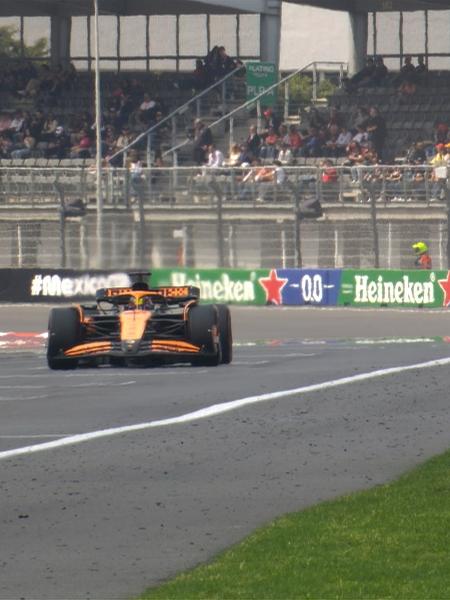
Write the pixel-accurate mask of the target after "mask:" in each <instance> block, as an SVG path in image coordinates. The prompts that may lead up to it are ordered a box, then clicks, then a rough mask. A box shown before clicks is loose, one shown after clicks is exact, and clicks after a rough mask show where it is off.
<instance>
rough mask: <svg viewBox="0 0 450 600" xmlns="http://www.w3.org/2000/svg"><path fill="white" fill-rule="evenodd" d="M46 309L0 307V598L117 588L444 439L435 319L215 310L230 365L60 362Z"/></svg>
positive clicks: (444, 336) (440, 331)
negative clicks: (48, 350)
mask: <svg viewBox="0 0 450 600" xmlns="http://www.w3.org/2000/svg"><path fill="white" fill-rule="evenodd" d="M47 314H48V307H37V308H36V307H11V306H10V307H6V306H1V307H0V332H2V333H0V357H1V362H0V599H1V600H4V599H12V598H14V599H16V598H17V599H18V598H27V599H31V598H33V599H41V598H42V599H43V598H45V599H58V600H61V599H82V598H83V599H85V598H97V599H115V598H130V597H132V596H133V595H135V594H138V593H140V592H141V591H143V589H144V588H145V587H147V586H149V585H154V584H156V583H158V582H160V581H162V580H164V579H166V578H168V577H170V576H172V575H174V574H175V573H177V572H179V571H181V570H184V569H187V568H190V567H192V566H194V565H196V564H198V563H199V562H203V561H206V560H208V559H209V558H211V557H212V556H214V555H215V554H216V553H217V552H219V551H220V550H222V549H224V548H226V547H227V546H229V545H231V544H233V543H235V542H238V541H239V540H241V539H242V538H243V537H245V536H246V535H247V534H248V533H249V532H251V531H252V530H253V529H254V528H256V527H257V526H259V525H261V524H264V523H266V522H268V521H270V520H271V519H273V518H274V517H276V516H277V515H280V514H283V513H285V512H288V511H293V510H297V509H299V508H302V507H305V506H308V505H311V504H312V503H316V502H318V501H320V500H324V499H328V498H332V497H335V496H337V495H340V494H342V493H345V492H350V491H353V490H358V489H362V488H366V487H370V486H373V485H375V484H377V483H380V482H384V481H387V480H389V479H392V478H394V477H396V476H397V475H399V474H400V473H402V472H404V471H405V470H407V469H409V468H411V467H412V466H414V465H416V464H418V463H420V462H423V461H424V460H425V459H426V458H428V457H430V456H432V455H434V454H436V453H439V452H442V451H444V450H446V449H447V448H448V447H449V446H450V439H449V435H448V432H449V430H450V406H449V387H450V386H449V384H450V376H449V369H450V343H449V342H450V337H449V336H450V314H449V313H448V312H445V311H436V312H431V311H430V312H427V311H422V312H421V311H393V310H384V311H383V310H382V311H378V312H377V311H370V310H352V309H342V310H340V309H323V310H322V309H308V308H304V309H294V308H292V309H281V308H277V307H267V308H259V309H256V308H255V309H252V308H232V316H233V325H234V327H233V328H234V337H235V341H236V347H235V357H234V362H233V364H232V365H230V366H221V367H217V368H209V369H206V368H191V367H187V366H179V367H167V368H155V369H147V370H145V369H109V368H99V369H80V370H77V371H74V372H51V371H49V370H48V369H47V367H46V363H45V354H44V353H45V350H44V345H43V339H42V338H39V337H36V335H32V336H30V335H29V334H30V333H31V332H36V333H42V332H43V331H45V329H46V320H47ZM8 332H15V333H14V334H11V333H8ZM18 332H24V333H26V334H28V335H21V336H17V333H18ZM4 334H7V335H4ZM382 338H386V339H382ZM437 359H445V360H444V361H442V363H441V364H438V363H431V364H428V363H430V362H431V361H435V360H437ZM423 363H427V364H423ZM410 365H421V366H420V367H417V368H412V369H409V370H402V369H400V368H399V369H398V370H396V371H394V372H393V371H391V372H389V371H388V372H386V371H385V370H386V369H392V368H393V367H405V366H410ZM377 370H382V372H381V373H379V374H378V375H379V376H377V377H374V376H373V374H372V375H367V376H366V377H363V374H370V373H373V372H374V371H377ZM358 375H360V376H361V377H360V378H359V379H358V378H357V377H356V376H358ZM344 377H348V378H349V379H347V380H345V381H344V382H342V381H338V380H340V379H342V378H344ZM325 382H328V383H327V384H326V385H325ZM329 382H331V383H329ZM313 384H324V385H316V386H315V387H314V388H313V389H312V390H311V389H304V388H305V387H306V386H309V385H313ZM283 390H296V391H294V392H290V393H288V394H286V395H279V394H277V392H280V391H283ZM270 393H273V396H272V397H269V398H268V397H267V394H270ZM265 395H266V396H265ZM261 396H262V397H261ZM255 397H256V398H255ZM249 398H253V400H251V401H250V400H249ZM235 400H242V402H241V403H235V404H232V405H230V404H227V403H230V402H231V401H235ZM210 407H213V408H210ZM201 409H205V410H203V411H201ZM194 411H200V412H196V414H195V415H191V416H188V417H186V419H185V422H183V420H182V419H179V417H181V416H183V415H189V413H192V412H194ZM161 421H162V422H161ZM155 422H156V423H155ZM138 424H146V425H145V426H144V425H143V426H142V428H141V429H137V430H130V429H127V426H132V425H138ZM120 427H123V428H124V429H119V430H117V428H120ZM109 428H112V429H113V431H110V432H109V433H108V434H105V435H103V437H101V436H100V435H101V434H99V435H98V436H97V434H94V435H93V436H92V437H91V438H89V437H88V436H83V435H80V437H79V438H78V439H77V441H78V443H70V444H69V445H63V444H64V443H65V442H64V438H66V437H68V436H73V435H76V434H88V433H90V432H98V431H101V430H105V429H109ZM47 442H55V445H54V447H53V448H48V449H42V448H39V447H38V445H40V444H45V443H47ZM28 446H37V447H36V448H34V450H35V451H33V452H32V451H30V450H23V454H20V452H22V451H20V450H18V451H17V452H16V453H14V452H13V453H12V455H11V454H5V453H6V452H7V451H10V450H15V449H20V448H25V447H28ZM36 450H37V451H36Z"/></svg>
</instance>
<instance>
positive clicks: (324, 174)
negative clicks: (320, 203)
mask: <svg viewBox="0 0 450 600" xmlns="http://www.w3.org/2000/svg"><path fill="white" fill-rule="evenodd" d="M320 166H321V169H322V171H321V179H322V183H325V184H329V183H336V181H337V180H338V173H337V169H336V167H335V166H334V165H333V163H332V162H331V160H330V159H328V158H327V159H326V160H324V161H322V162H321V163H320Z"/></svg>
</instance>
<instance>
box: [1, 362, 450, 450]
mask: <svg viewBox="0 0 450 600" xmlns="http://www.w3.org/2000/svg"><path fill="white" fill-rule="evenodd" d="M445 365H450V357H447V358H440V359H437V360H430V361H428V362H423V363H417V364H414V365H405V366H402V367H390V368H387V369H379V370H377V371H371V372H369V373H360V374H359V375H351V376H349V377H342V378H341V379H332V380H331V381H323V382H322V383H314V384H312V385H306V386H303V387H299V388H293V389H290V390H283V391H279V392H271V393H269V394H261V395H259V396H249V397H248V398H241V399H239V400H232V401H230V402H223V403H222V404H213V405H212V406H207V407H206V408H201V409H199V410H195V411H193V412H190V413H186V414H184V415H180V416H179V417H172V418H169V419H161V420H159V421H150V422H148V423H137V424H136V425H125V426H123V427H111V428H110V429H101V430H99V431H91V432H88V433H80V434H77V435H71V436H69V437H64V438H62V439H59V440H54V441H52V442H45V443H42V444H35V445H33V446H23V447H22V448H13V449H12V450H6V451H4V452H0V460H4V459H7V458H14V457H16V456H20V455H23V454H34V453H36V452H43V451H44V450H53V449H54V448H62V447H64V446H73V445H74V444H81V443H83V442H89V441H91V440H96V439H99V438H104V437H111V436H114V435H123V434H125V433H130V432H132V431H142V430H144V429H152V428H154V427H167V426H170V425H179V424H182V423H189V422H191V421H198V420H199V419H208V418H211V417H215V416H217V415H220V414H223V413H226V412H230V411H232V410H237V409H239V408H243V407H244V406H249V405H251V404H258V403H260V402H267V401H268V400H278V399H279V398H286V397H288V396H295V395H298V394H307V393H309V392H317V391H321V390H326V389H329V388H334V387H338V386H341V385H347V384H349V383H358V382H360V381H367V380H368V379H375V378H377V377H385V376H386V375H393V374H395V373H402V372H404V371H414V370H417V369H429V368H432V367H442V366H445Z"/></svg>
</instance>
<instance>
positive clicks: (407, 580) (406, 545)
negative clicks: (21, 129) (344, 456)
mask: <svg viewBox="0 0 450 600" xmlns="http://www.w3.org/2000/svg"><path fill="white" fill-rule="evenodd" d="M155 598H160V599H161V598H164V599H169V598H174V599H175V598H176V599H178V598H179V599H180V600H181V599H182V600H190V599H194V598H195V599H197V598H208V599H214V598H220V599H231V598H232V599H237V598H245V599H250V598H254V599H258V600H260V599H265V598H268V599H288V598H289V599H291V598H292V599H294V598H314V599H319V598H327V599H328V598H333V599H335V598H371V599H372V598H383V599H387V598H395V599H399V598H404V599H408V600H411V599H416V598H417V599H420V600H423V599H425V598H427V599H431V598H433V599H440V598H442V599H448V598H450V452H448V453H446V454H444V455H442V456H439V457H436V458H434V459H432V460H430V461H428V462H427V463H425V464H424V465H422V466H421V467H419V468H417V469H415V470H414V471H411V472H410V473H408V474H406V475H404V476H403V477H401V478H400V479H399V480H397V481H395V482H392V483H390V484H387V485H382V486H378V487H375V488H373V489H371V490H368V491H365V492H359V493H356V494H352V495H348V496H344V497H341V498H338V499H337V500H333V501H329V502H325V503H322V504H319V505H317V506H314V507H312V508H309V509H307V510H304V511H302V512H299V513H293V514H290V515H287V516H285V517H282V518H280V519H277V520H276V521H274V522H273V523H271V524H270V525H268V526H267V527H264V528H261V529H259V530H257V531H256V532H255V533H253V534H252V535H250V536H249V537H248V538H246V539H245V540H244V541H243V542H242V543H240V544H238V545H236V546H235V547H233V548H231V549H229V550H227V551H226V552H224V553H223V554H221V555H220V556H218V557H216V559H215V560H214V561H213V562H211V563H210V564H207V565H203V566H200V567H198V568H196V569H194V570H192V571H190V572H188V573H185V574H182V575H179V576H178V577H176V578H175V579H174V580H173V581H170V582H168V583H166V584H164V585H162V586H161V587H159V588H154V589H150V590H148V591H147V592H146V593H145V594H144V595H143V596H142V597H141V600H144V599H145V600H149V599H155Z"/></svg>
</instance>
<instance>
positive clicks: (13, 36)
mask: <svg viewBox="0 0 450 600" xmlns="http://www.w3.org/2000/svg"><path fill="white" fill-rule="evenodd" d="M18 31H19V30H18V28H17V27H15V26H14V25H3V26H2V27H0V58H3V59H5V58H22V56H25V57H27V58H35V57H40V56H47V55H48V51H49V49H48V40H47V39H46V38H43V37H42V38H39V39H38V40H36V41H35V42H34V43H33V44H31V45H26V44H25V45H24V49H23V55H22V53H21V48H20V39H18V37H17V34H18Z"/></svg>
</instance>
